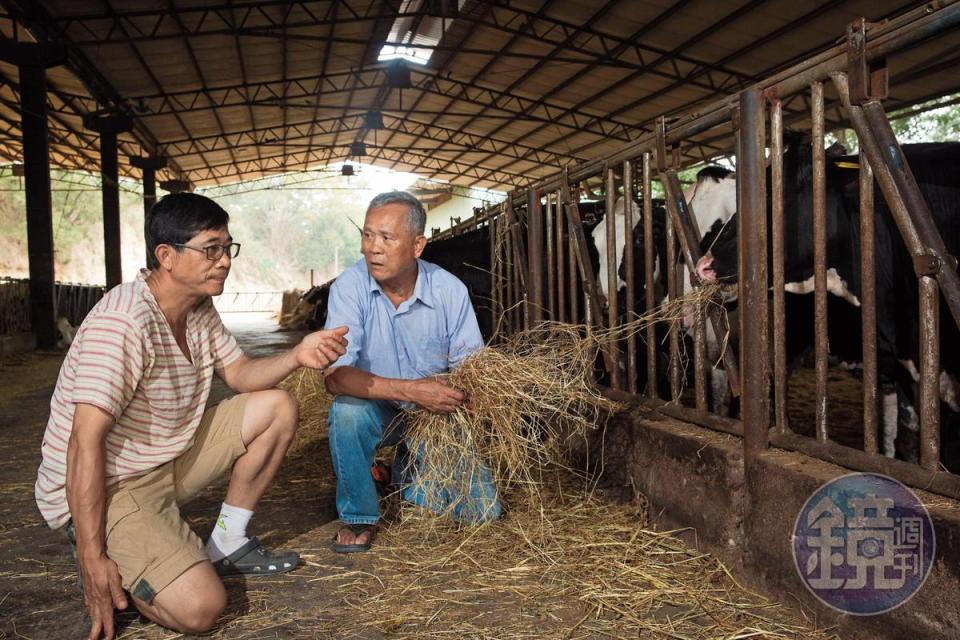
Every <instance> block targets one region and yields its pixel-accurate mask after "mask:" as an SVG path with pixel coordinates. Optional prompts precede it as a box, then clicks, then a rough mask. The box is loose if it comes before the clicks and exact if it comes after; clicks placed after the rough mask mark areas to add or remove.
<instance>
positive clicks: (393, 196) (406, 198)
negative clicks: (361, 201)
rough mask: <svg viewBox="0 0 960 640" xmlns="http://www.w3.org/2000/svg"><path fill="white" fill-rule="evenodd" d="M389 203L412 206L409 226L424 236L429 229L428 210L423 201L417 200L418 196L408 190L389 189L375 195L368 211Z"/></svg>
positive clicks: (415, 232)
mask: <svg viewBox="0 0 960 640" xmlns="http://www.w3.org/2000/svg"><path fill="white" fill-rule="evenodd" d="M388 204H405V205H407V206H408V207H409V208H410V212H409V213H408V214H407V226H409V227H410V230H411V231H412V232H413V233H414V234H415V235H418V236H422V235H423V233H424V231H426V229H427V210H426V209H424V208H423V203H421V202H420V201H419V200H417V197H416V196H414V195H413V194H412V193H408V192H406V191H387V192H386V193H381V194H379V195H377V196H374V198H373V200H371V201H370V205H369V206H368V207H367V213H370V211H372V210H373V209H379V208H380V207H385V206H387V205H388Z"/></svg>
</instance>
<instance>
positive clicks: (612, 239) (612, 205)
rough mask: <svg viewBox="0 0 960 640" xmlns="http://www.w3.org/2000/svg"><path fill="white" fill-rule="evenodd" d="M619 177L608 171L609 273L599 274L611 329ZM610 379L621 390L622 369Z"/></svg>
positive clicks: (614, 323) (613, 344) (616, 348)
mask: <svg viewBox="0 0 960 640" xmlns="http://www.w3.org/2000/svg"><path fill="white" fill-rule="evenodd" d="M616 202H617V177H616V175H615V174H614V171H613V169H612V168H608V169H607V187H606V206H607V212H606V214H604V216H603V217H604V222H605V223H606V226H607V229H606V230H607V272H606V273H605V274H604V273H600V274H597V275H598V276H599V277H601V278H603V277H606V279H607V326H608V327H610V328H611V329H612V328H614V327H616V326H617V267H618V265H617V219H616V218H617V217H616V215H615V212H616ZM610 349H611V350H612V351H614V352H616V351H619V346H618V344H617V342H611V343H610ZM607 373H608V374H609V377H610V387H611V388H613V389H620V388H621V385H620V368H619V367H617V369H616V370H614V371H608V372H607Z"/></svg>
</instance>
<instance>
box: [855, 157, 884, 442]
mask: <svg viewBox="0 0 960 640" xmlns="http://www.w3.org/2000/svg"><path fill="white" fill-rule="evenodd" d="M859 181H860V261H861V262H860V274H861V275H860V314H861V325H862V327H863V329H862V332H863V450H864V451H866V452H867V453H874V454H875V453H877V452H878V447H877V434H878V433H879V428H880V424H879V419H878V418H879V417H878V411H877V401H878V393H877V388H878V384H879V380H878V378H877V271H876V231H875V228H876V225H875V219H874V209H873V169H872V168H871V167H870V161H869V160H867V157H866V155H864V153H863V149H862V148H861V150H860V180H859Z"/></svg>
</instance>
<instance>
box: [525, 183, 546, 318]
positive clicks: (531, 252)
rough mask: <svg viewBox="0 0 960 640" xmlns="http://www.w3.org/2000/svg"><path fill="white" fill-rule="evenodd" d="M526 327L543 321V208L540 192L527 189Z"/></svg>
mask: <svg viewBox="0 0 960 640" xmlns="http://www.w3.org/2000/svg"><path fill="white" fill-rule="evenodd" d="M527 238H528V241H527V260H528V262H527V265H528V269H529V274H528V276H527V304H526V311H527V317H528V322H527V328H529V327H532V326H535V325H538V324H540V323H541V322H543V210H542V208H541V205H540V194H539V193H538V192H537V191H536V190H535V189H528V190H527Z"/></svg>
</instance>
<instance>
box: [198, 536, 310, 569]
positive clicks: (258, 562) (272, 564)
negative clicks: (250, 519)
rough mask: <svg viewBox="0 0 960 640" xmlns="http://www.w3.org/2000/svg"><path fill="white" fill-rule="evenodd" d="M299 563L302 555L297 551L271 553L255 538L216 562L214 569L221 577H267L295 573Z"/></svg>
mask: <svg viewBox="0 0 960 640" xmlns="http://www.w3.org/2000/svg"><path fill="white" fill-rule="evenodd" d="M299 562H300V554H299V553H297V552H296V551H271V550H270V549H267V548H266V547H264V546H263V545H262V544H260V540H258V539H257V538H255V537H254V538H250V539H249V540H247V542H246V544H244V545H243V546H242V547H240V548H239V549H237V550H236V551H234V552H233V553H231V554H230V555H229V556H227V557H226V558H223V559H221V560H218V561H216V562H214V563H213V568H214V569H216V570H217V573H218V574H219V575H221V576H231V575H233V576H235V575H247V576H257V575H259V576H265V575H272V574H275V573H286V572H287V571H293V570H294V569H296V568H297V564H298V563H299Z"/></svg>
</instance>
